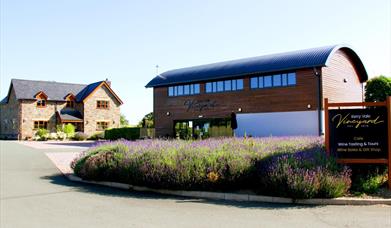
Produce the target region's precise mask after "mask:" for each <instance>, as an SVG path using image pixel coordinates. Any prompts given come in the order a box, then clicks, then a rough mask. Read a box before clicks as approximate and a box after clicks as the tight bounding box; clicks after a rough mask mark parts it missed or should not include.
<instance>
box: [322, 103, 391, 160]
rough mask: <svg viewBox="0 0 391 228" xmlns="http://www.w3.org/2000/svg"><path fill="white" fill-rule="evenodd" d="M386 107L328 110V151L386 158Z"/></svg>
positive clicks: (350, 156)
mask: <svg viewBox="0 0 391 228" xmlns="http://www.w3.org/2000/svg"><path fill="white" fill-rule="evenodd" d="M387 121H388V118H387V109H386V108H385V107H376V108H372V109H368V108H367V109H334V110H329V121H328V122H329V130H330V136H331V137H330V152H331V153H332V154H333V155H335V156H336V157H337V158H387V154H388V140H387V127H388V125H387V124H388V122H387Z"/></svg>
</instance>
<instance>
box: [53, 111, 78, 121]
mask: <svg viewBox="0 0 391 228" xmlns="http://www.w3.org/2000/svg"><path fill="white" fill-rule="evenodd" d="M57 115H58V116H59V117H60V119H61V121H83V115H82V114H81V113H80V112H79V111H77V110H71V109H63V110H61V111H57Z"/></svg>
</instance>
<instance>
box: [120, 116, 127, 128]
mask: <svg viewBox="0 0 391 228" xmlns="http://www.w3.org/2000/svg"><path fill="white" fill-rule="evenodd" d="M119 123H120V125H121V127H124V126H128V125H129V121H128V120H127V119H126V116H125V115H124V114H121V116H120V118H119Z"/></svg>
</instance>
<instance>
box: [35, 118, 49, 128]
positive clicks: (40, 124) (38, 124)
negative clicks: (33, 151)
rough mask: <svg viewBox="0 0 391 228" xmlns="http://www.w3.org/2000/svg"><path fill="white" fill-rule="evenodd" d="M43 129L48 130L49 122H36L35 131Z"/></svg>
mask: <svg viewBox="0 0 391 228" xmlns="http://www.w3.org/2000/svg"><path fill="white" fill-rule="evenodd" d="M41 128H43V129H48V121H44V120H38V121H34V130H38V129H41Z"/></svg>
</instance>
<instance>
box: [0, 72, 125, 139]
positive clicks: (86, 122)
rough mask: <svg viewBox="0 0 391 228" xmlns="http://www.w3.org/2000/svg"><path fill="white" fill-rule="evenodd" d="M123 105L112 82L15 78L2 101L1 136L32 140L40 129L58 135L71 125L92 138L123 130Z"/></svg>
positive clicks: (0, 112)
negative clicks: (67, 125) (92, 136)
mask: <svg viewBox="0 0 391 228" xmlns="http://www.w3.org/2000/svg"><path fill="white" fill-rule="evenodd" d="M121 104H123V102H122V101H121V99H120V98H119V97H118V96H117V94H116V93H115V92H114V91H113V90H112V89H111V83H110V82H109V81H108V80H105V81H99V82H95V83H91V84H88V85H83V84H71V83H61V82H54V81H33V80H21V79H12V80H11V84H10V87H9V90H8V95H7V96H6V97H5V98H4V99H3V100H2V101H1V102H0V137H1V138H14V139H16V138H18V139H29V138H32V137H33V136H34V134H35V132H36V130H37V129H40V128H45V129H48V130H49V131H50V132H56V127H57V126H58V125H61V124H68V123H71V124H73V125H74V126H75V127H76V131H78V132H84V133H86V134H87V135H89V136H91V135H93V134H96V133H99V132H102V131H104V130H105V129H106V128H115V127H119V125H120V106H121Z"/></svg>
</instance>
